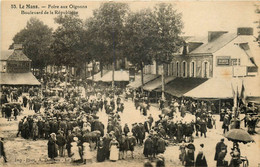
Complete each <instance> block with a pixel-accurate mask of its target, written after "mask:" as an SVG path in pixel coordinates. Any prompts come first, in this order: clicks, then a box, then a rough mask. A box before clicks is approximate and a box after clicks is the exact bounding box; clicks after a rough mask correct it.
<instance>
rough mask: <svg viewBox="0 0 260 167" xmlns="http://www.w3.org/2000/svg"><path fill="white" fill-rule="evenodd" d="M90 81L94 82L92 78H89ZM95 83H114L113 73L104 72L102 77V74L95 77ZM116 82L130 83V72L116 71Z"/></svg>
mask: <svg viewBox="0 0 260 167" xmlns="http://www.w3.org/2000/svg"><path fill="white" fill-rule="evenodd" d="M88 79H89V80H92V76H90V77H88ZM94 81H95V82H98V81H100V82H112V71H108V72H104V73H103V76H102V77H101V72H99V73H97V74H95V75H94ZM114 81H115V82H123V81H125V82H127V81H129V72H128V71H115V73H114Z"/></svg>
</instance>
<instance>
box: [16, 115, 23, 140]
mask: <svg viewBox="0 0 260 167" xmlns="http://www.w3.org/2000/svg"><path fill="white" fill-rule="evenodd" d="M22 129H23V119H21V120H20V121H19V124H18V132H17V134H16V137H18V136H19V134H20V133H21V132H22Z"/></svg>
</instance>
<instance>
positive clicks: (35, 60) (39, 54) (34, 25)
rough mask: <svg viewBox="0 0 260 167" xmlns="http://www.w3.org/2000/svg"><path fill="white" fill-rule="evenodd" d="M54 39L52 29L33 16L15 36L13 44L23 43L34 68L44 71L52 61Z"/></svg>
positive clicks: (25, 52)
mask: <svg viewBox="0 0 260 167" xmlns="http://www.w3.org/2000/svg"><path fill="white" fill-rule="evenodd" d="M52 40H53V38H52V29H51V28H49V27H48V26H47V25H45V24H44V23H43V22H42V21H40V20H39V19H37V18H33V17H32V18H30V20H29V21H28V22H27V25H26V27H25V28H24V29H22V30H21V31H20V32H18V33H17V34H16V35H15V36H14V37H13V44H23V51H24V54H25V55H27V56H28V58H30V59H31V60H32V68H37V69H40V70H41V73H42V69H43V68H44V67H45V66H46V65H47V64H50V63H51V61H50V58H51V52H50V44H51V43H52ZM13 44H12V45H11V46H10V48H12V47H13Z"/></svg>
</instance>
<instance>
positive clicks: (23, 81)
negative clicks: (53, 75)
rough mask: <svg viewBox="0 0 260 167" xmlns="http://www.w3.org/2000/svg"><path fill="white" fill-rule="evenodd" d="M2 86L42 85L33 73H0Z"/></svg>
mask: <svg viewBox="0 0 260 167" xmlns="http://www.w3.org/2000/svg"><path fill="white" fill-rule="evenodd" d="M0 85H41V83H40V82H39V81H38V80H37V79H36V78H35V76H34V75H33V74H32V73H31V72H28V73H0Z"/></svg>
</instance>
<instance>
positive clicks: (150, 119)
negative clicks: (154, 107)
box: [148, 114, 153, 127]
mask: <svg viewBox="0 0 260 167" xmlns="http://www.w3.org/2000/svg"><path fill="white" fill-rule="evenodd" d="M148 120H149V124H150V127H152V124H153V117H152V115H151V114H150V115H149V117H148Z"/></svg>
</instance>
